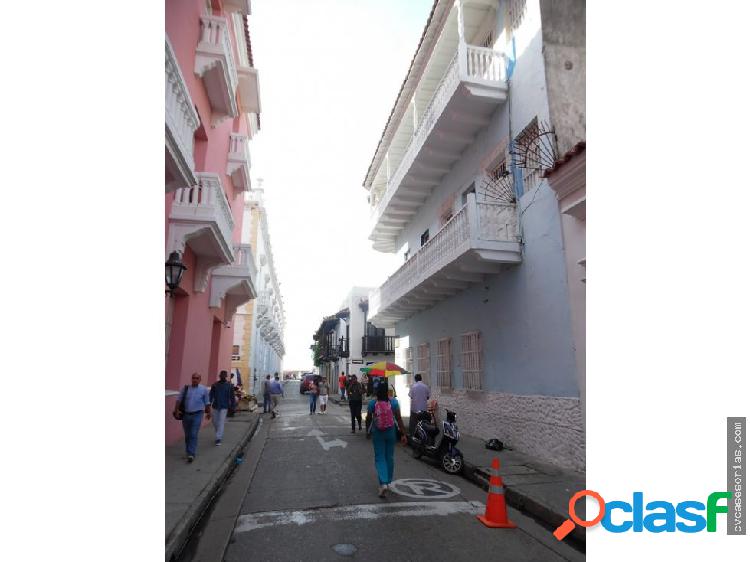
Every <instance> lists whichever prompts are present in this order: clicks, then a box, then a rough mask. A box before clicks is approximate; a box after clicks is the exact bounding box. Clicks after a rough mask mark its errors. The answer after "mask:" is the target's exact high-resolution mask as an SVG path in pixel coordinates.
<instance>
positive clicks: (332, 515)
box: [234, 501, 484, 533]
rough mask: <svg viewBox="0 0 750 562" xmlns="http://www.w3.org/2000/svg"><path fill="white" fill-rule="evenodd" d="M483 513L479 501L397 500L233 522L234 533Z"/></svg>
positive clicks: (249, 516)
mask: <svg viewBox="0 0 750 562" xmlns="http://www.w3.org/2000/svg"><path fill="white" fill-rule="evenodd" d="M458 513H468V514H471V515H480V514H482V513H484V504H483V503H482V502H477V501H472V502H439V501H438V502H397V503H376V504H365V505H348V506H344V507H325V508H322V509H308V510H299V511H265V512H262V513H249V514H247V515H240V516H239V517H238V518H237V524H236V525H235V528H234V532H235V533H247V532H249V531H255V530H256V529H262V528H264V527H274V526H277V525H291V524H294V525H306V524H307V523H317V522H319V521H354V520H357V519H380V518H382V517H435V516H438V515H441V516H444V515H455V514H458Z"/></svg>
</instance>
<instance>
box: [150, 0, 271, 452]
mask: <svg viewBox="0 0 750 562" xmlns="http://www.w3.org/2000/svg"><path fill="white" fill-rule="evenodd" d="M249 13H250V3H249V2H247V1H245V2H237V1H229V0H225V1H223V2H222V1H221V0H212V1H210V2H208V1H206V0H167V1H166V14H165V15H166V36H165V82H166V106H165V237H166V244H165V246H166V248H165V249H166V256H168V257H169V256H172V255H174V254H176V255H177V256H178V257H179V259H180V261H181V262H182V263H183V264H184V265H185V266H186V267H187V269H186V270H185V272H184V275H183V277H182V280H181V282H180V284H179V286H178V287H176V288H175V290H174V291H173V294H172V295H170V296H168V297H167V298H166V299H165V317H166V322H165V325H166V330H165V332H166V338H165V340H166V350H165V363H166V368H165V372H166V373H165V387H166V393H165V395H166V397H165V402H166V403H165V420H166V428H165V429H166V441H167V443H171V442H174V441H176V440H178V439H179V438H180V437H181V434H182V428H181V426H180V424H178V423H176V422H175V421H174V420H173V419H172V418H171V412H172V410H173V408H174V404H175V400H176V396H177V395H178V393H179V391H180V389H181V388H182V387H183V386H184V385H186V384H189V383H190V376H191V374H192V373H193V372H198V373H200V374H201V375H202V377H203V380H202V382H203V383H204V384H211V383H213V382H214V381H216V380H218V373H219V371H220V370H229V369H230V367H231V356H232V343H233V342H232V340H233V338H232V335H233V330H232V323H233V318H234V314H235V311H236V310H237V308H238V307H239V306H241V305H243V304H244V303H245V302H247V301H248V300H251V299H253V298H255V295H256V291H257V290H256V285H255V283H256V277H257V272H256V266H255V259H254V257H253V253H252V250H251V248H250V246H249V245H247V244H244V243H243V242H242V240H241V229H242V219H243V210H244V194H245V192H247V191H248V190H249V189H250V188H251V186H250V153H249V143H250V140H251V139H252V137H253V135H254V134H256V133H257V131H258V129H259V123H260V122H259V115H260V98H259V91H258V75H257V70H256V69H255V67H254V64H253V58H252V50H251V44H250V35H249V24H248V20H247V16H248V15H249Z"/></svg>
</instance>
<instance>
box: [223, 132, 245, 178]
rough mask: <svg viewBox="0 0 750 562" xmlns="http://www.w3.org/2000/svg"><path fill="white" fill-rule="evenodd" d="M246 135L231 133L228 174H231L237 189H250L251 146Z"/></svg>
mask: <svg viewBox="0 0 750 562" xmlns="http://www.w3.org/2000/svg"><path fill="white" fill-rule="evenodd" d="M248 145H249V143H248V138H247V136H246V135H240V134H237V133H232V134H230V135H229V155H228V156H227V175H229V176H231V178H232V184H233V185H234V187H235V189H239V190H240V191H250V148H249V146H248Z"/></svg>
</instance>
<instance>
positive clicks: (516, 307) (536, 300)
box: [396, 181, 579, 397]
mask: <svg viewBox="0 0 750 562" xmlns="http://www.w3.org/2000/svg"><path fill="white" fill-rule="evenodd" d="M536 191H538V193H536ZM535 195H536V197H535ZM532 201H533V203H532ZM526 206H529V207H528V209H527V210H526V211H525V212H524V214H523V216H522V219H521V223H522V229H523V235H524V247H523V262H522V263H521V264H520V265H517V266H508V269H507V270H505V271H501V272H500V273H499V274H497V275H486V276H485V282H484V283H480V284H478V285H474V286H472V287H469V288H468V289H466V290H465V291H463V292H462V293H459V294H457V295H456V296H454V297H450V298H448V299H447V300H445V301H442V302H440V303H438V304H437V305H435V306H434V307H432V308H431V309H429V310H426V311H423V312H421V313H419V314H417V315H415V316H412V317H411V318H409V319H407V320H404V321H402V322H400V323H398V325H397V328H396V330H397V333H399V334H400V335H408V336H409V345H410V346H412V347H413V348H414V358H415V361H416V356H417V351H416V348H417V346H418V345H419V344H420V343H423V342H424V341H429V343H430V355H431V358H430V368H431V374H432V380H433V381H435V380H436V366H437V358H436V353H437V340H438V339H440V338H444V337H451V338H452V342H451V350H452V357H453V360H452V363H453V381H454V388H463V381H462V376H461V367H460V351H461V337H460V336H461V334H462V333H465V332H470V331H474V330H480V331H481V332H482V340H483V342H482V348H483V359H484V380H483V385H484V389H486V390H490V391H497V392H507V393H511V394H523V395H533V394H539V395H543V396H566V397H577V396H578V395H579V393H578V385H577V381H576V376H575V358H574V354H573V338H572V333H571V324H570V308H569V303H568V290H567V280H566V277H565V264H564V261H563V253H562V239H561V230H560V218H559V212H558V210H557V200H556V199H555V196H554V194H553V193H552V191H551V190H550V188H549V186H548V185H547V182H546V181H545V182H543V183H542V184H540V185H539V187H537V190H534V191H531V192H529V193H527V194H526V195H524V197H523V198H522V199H521V201H520V204H519V209H520V210H521V211H522V210H523V209H524V208H526ZM415 367H416V363H415Z"/></svg>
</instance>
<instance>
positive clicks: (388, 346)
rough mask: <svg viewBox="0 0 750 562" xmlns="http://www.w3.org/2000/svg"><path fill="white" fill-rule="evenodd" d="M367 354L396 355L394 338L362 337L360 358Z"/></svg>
mask: <svg viewBox="0 0 750 562" xmlns="http://www.w3.org/2000/svg"><path fill="white" fill-rule="evenodd" d="M368 353H370V354H378V355H389V354H390V355H393V354H395V353H396V336H362V357H365V356H366V355H367V354H368Z"/></svg>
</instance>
